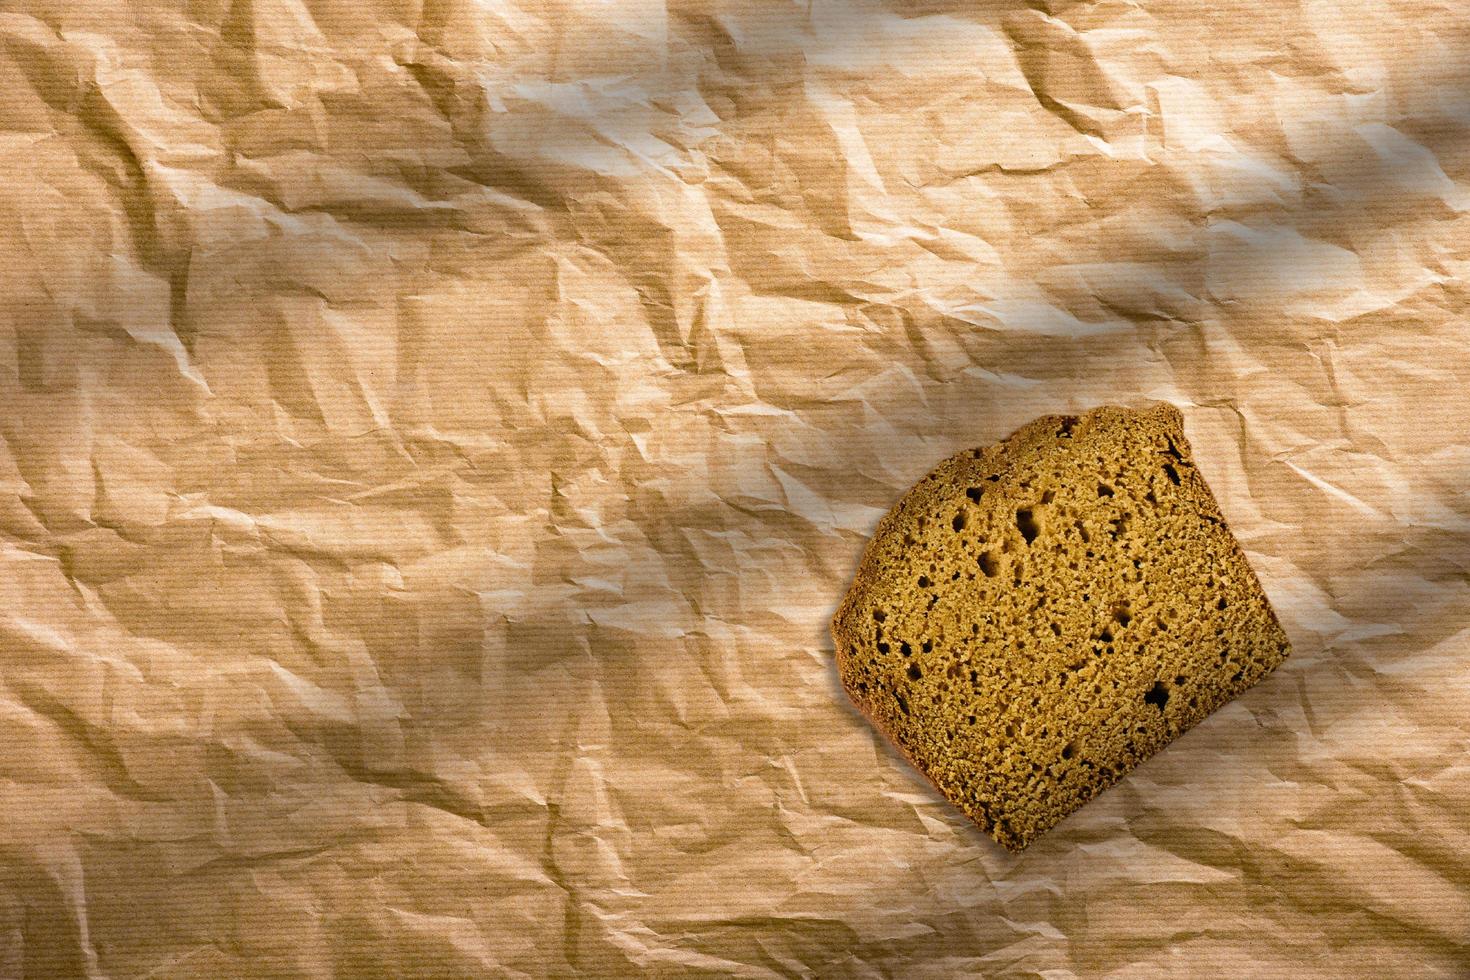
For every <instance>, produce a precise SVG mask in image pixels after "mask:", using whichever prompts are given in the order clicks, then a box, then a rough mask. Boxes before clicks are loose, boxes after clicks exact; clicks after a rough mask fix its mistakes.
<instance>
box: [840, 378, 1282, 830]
mask: <svg viewBox="0 0 1470 980" xmlns="http://www.w3.org/2000/svg"><path fill="white" fill-rule="evenodd" d="M832 635H833V639H834V641H835V643H836V652H837V665H838V671H839V673H840V675H841V678H842V683H843V686H844V687H845V688H846V690H847V692H848V694H849V695H850V696H851V697H852V699H853V701H854V702H855V703H856V704H857V705H858V707H859V708H860V709H861V710H862V711H863V713H864V714H866V715H867V716H868V718H870V719H871V720H872V722H873V723H874V724H875V725H876V726H877V727H878V728H879V729H880V730H881V731H882V732H884V733H885V734H886V735H887V736H888V737H889V738H890V739H891V740H892V741H893V742H894V743H896V744H897V745H898V747H899V748H900V749H902V750H903V752H904V754H905V755H906V756H907V757H908V758H909V760H910V761H911V762H912V763H913V764H914V765H915V767H917V768H918V769H919V770H920V771H921V772H923V773H924V774H925V775H927V776H928V777H929V778H930V780H932V781H933V782H934V784H935V785H936V786H937V787H938V788H939V790H940V791H941V792H942V793H943V794H944V795H945V796H946V797H947V798H948V799H949V800H950V801H951V802H953V803H954V804H955V805H956V806H958V807H959V808H960V809H961V810H963V811H964V812H965V814H967V815H968V816H969V817H970V818H971V819H972V820H974V821H975V823H977V824H978V825H979V826H980V827H981V828H982V829H984V830H985V831H986V832H987V833H989V834H990V835H991V836H993V837H994V838H995V839H996V840H997V841H998V842H1000V843H1001V844H1002V845H1004V846H1005V847H1007V848H1009V849H1011V850H1021V849H1022V848H1024V847H1026V846H1027V845H1028V844H1030V843H1031V842H1032V841H1034V840H1035V839H1036V838H1037V837H1038V836H1039V835H1040V834H1042V833H1043V832H1045V831H1046V830H1048V829H1049V828H1051V827H1052V826H1054V825H1055V824H1056V823H1057V822H1058V821H1060V820H1061V819H1062V818H1063V817H1065V816H1066V815H1067V814H1069V813H1071V812H1072V811H1073V810H1075V809H1077V808H1078V807H1079V806H1081V805H1082V804H1084V803H1086V802H1087V801H1088V800H1089V799H1091V798H1092V797H1094V796H1096V795H1097V794H1098V793H1099V792H1101V791H1102V790H1104V789H1106V788H1107V787H1109V786H1111V785H1112V784H1113V783H1115V782H1117V781H1118V780H1119V779H1120V778H1122V776H1123V775H1124V774H1126V773H1127V772H1128V771H1129V770H1131V769H1132V768H1133V767H1134V766H1136V765H1138V763H1139V762H1141V761H1142V760H1144V759H1146V758H1148V757H1149V756H1150V755H1152V754H1153V753H1155V752H1157V751H1158V750H1159V749H1161V748H1163V747H1164V746H1165V745H1167V744H1168V743H1169V742H1170V741H1172V740H1173V739H1175V738H1178V737H1179V736H1180V735H1181V734H1182V733H1184V732H1185V731H1187V730H1188V729H1190V728H1191V727H1193V726H1194V725H1195V724H1197V723H1198V722H1199V721H1200V720H1202V719H1203V718H1204V717H1205V716H1206V715H1208V714H1209V713H1210V712H1212V711H1214V710H1215V709H1216V708H1218V707H1220V706H1221V705H1222V704H1224V703H1225V702H1227V701H1229V700H1230V699H1232V698H1234V697H1236V696H1237V695H1239V694H1240V693H1241V692H1243V691H1245V690H1246V689H1247V688H1249V687H1251V686H1252V685H1254V684H1255V683H1256V682H1257V681H1259V680H1260V679H1261V678H1262V677H1263V676H1265V674H1267V673H1268V672H1269V671H1270V670H1272V669H1273V668H1274V667H1276V665H1277V664H1279V663H1281V661H1282V660H1283V659H1285V658H1286V656H1287V655H1288V653H1289V652H1290V645H1289V643H1288V641H1287V638H1286V634H1285V633H1284V632H1283V630H1282V629H1281V625H1280V623H1279V622H1277V619H1276V615H1275V613H1274V612H1273V611H1272V609H1271V605H1270V603H1269V602H1268V601H1267V599H1266V596H1265V593H1264V592H1262V590H1261V587H1260V583H1259V582H1258V581H1257V580H1256V576H1255V574H1254V573H1253V572H1252V571H1251V568H1250V565H1249V564H1248V563H1247V562H1246V559H1245V555H1244V554H1243V553H1242V552H1241V549H1240V545H1239V544H1238V543H1237V542H1236V540H1235V537H1234V535H1232V534H1231V533H1230V530H1229V528H1228V527H1227V526H1226V524H1225V520H1224V518H1223V517H1222V516H1221V514H1220V510H1219V507H1218V506H1217V505H1216V503H1215V499H1214V496H1213V495H1212V494H1211V493H1210V489H1209V487H1208V486H1207V485H1206V484H1205V481H1204V479H1203V478H1202V477H1201V476H1200V474H1199V471H1198V470H1197V469H1196V468H1195V466H1194V464H1193V461H1192V459H1191V455H1190V447H1189V443H1188V442H1187V441H1186V440H1185V438H1184V428H1183V418H1182V417H1181V415H1180V414H1179V411H1178V409H1176V408H1174V407H1173V406H1172V405H1166V404H1156V405H1153V406H1150V407H1148V408H1146V409H1141V410H1130V409H1126V408H1118V407H1114V406H1104V407H1101V408H1097V409H1094V410H1092V411H1090V412H1087V413H1086V414H1084V415H1080V416H1070V415H1067V416H1063V415H1048V416H1044V417H1042V418H1039V419H1037V420H1036V421H1035V422H1032V423H1031V424H1030V425H1027V426H1024V427H1023V428H1021V429H1019V430H1017V431H1016V432H1015V433H1013V434H1012V435H1011V436H1009V437H1008V438H1007V439H1005V440H1003V441H1002V442H1000V443H999V444H997V445H994V446H989V447H987V448H984V449H976V450H969V451H966V452H963V453H960V454H958V455H956V456H953V457H951V458H949V459H947V460H945V461H944V462H943V463H941V464H940V465H939V466H938V468H936V469H935V470H934V471H933V472H932V473H930V474H929V475H928V476H926V477H925V478H924V479H923V480H921V481H920V482H919V483H918V485H916V486H915V487H914V488H913V489H912V490H910V491H909V492H908V494H907V495H905V496H904V498H903V499H902V500H901V501H899V503H898V504H897V506H895V507H894V509H893V510H892V511H891V512H890V513H889V514H888V515H887V516H886V517H884V519H883V520H882V521H881V522H880V523H879V525H878V530H877V533H876V534H875V535H874V537H873V540H872V541H871V542H870V543H869V545H868V548H867V550H866V552H865V553H864V555H863V559H862V562H861V564H860V566H859V568H858V573H857V576H856V580H855V582H854V583H853V586H852V589H851V590H850V591H849V592H848V594H847V596H846V598H845V599H844V600H843V602H842V604H841V606H840V607H839V609H838V611H837V614H836V616H835V617H834V619H833V623H832Z"/></svg>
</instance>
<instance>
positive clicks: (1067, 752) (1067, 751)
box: [1062, 739, 1077, 759]
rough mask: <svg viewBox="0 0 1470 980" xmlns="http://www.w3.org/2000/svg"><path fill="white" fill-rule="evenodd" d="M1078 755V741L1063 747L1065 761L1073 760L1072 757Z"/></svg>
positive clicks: (1074, 740)
mask: <svg viewBox="0 0 1470 980" xmlns="http://www.w3.org/2000/svg"><path fill="white" fill-rule="evenodd" d="M1076 754H1077V741H1076V739H1073V740H1072V741H1070V742H1068V743H1067V744H1066V745H1064V746H1062V758H1063V759H1070V758H1072V756H1074V755H1076Z"/></svg>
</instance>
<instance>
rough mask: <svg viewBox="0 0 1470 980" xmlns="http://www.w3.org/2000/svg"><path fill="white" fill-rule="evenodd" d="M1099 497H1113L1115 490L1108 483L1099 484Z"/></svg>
mask: <svg viewBox="0 0 1470 980" xmlns="http://www.w3.org/2000/svg"><path fill="white" fill-rule="evenodd" d="M1097 495H1098V496H1099V497H1111V496H1112V495H1113V488H1112V487H1110V486H1108V485H1107V484H1106V483H1099V484H1098V485H1097Z"/></svg>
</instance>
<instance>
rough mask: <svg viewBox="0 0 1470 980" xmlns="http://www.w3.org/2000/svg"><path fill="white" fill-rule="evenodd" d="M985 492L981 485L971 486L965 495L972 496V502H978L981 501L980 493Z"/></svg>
mask: <svg viewBox="0 0 1470 980" xmlns="http://www.w3.org/2000/svg"><path fill="white" fill-rule="evenodd" d="M983 492H984V491H982V490H981V489H980V488H979V487H971V488H970V489H968V490H966V491H965V496H966V497H969V498H970V503H972V504H978V503H979V502H980V495H981V494H982V493H983Z"/></svg>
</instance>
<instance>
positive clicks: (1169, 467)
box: [1164, 463, 1179, 487]
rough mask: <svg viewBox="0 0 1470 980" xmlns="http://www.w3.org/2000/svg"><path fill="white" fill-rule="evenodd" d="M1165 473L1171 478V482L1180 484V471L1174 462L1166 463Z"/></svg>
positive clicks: (1176, 484)
mask: <svg viewBox="0 0 1470 980" xmlns="http://www.w3.org/2000/svg"><path fill="white" fill-rule="evenodd" d="M1164 475H1165V476H1167V477H1168V478H1169V482H1170V483H1172V484H1174V485H1175V486H1176V487H1177V486H1179V471H1178V470H1176V469H1175V468H1174V464H1173V463H1165V464H1164Z"/></svg>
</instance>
